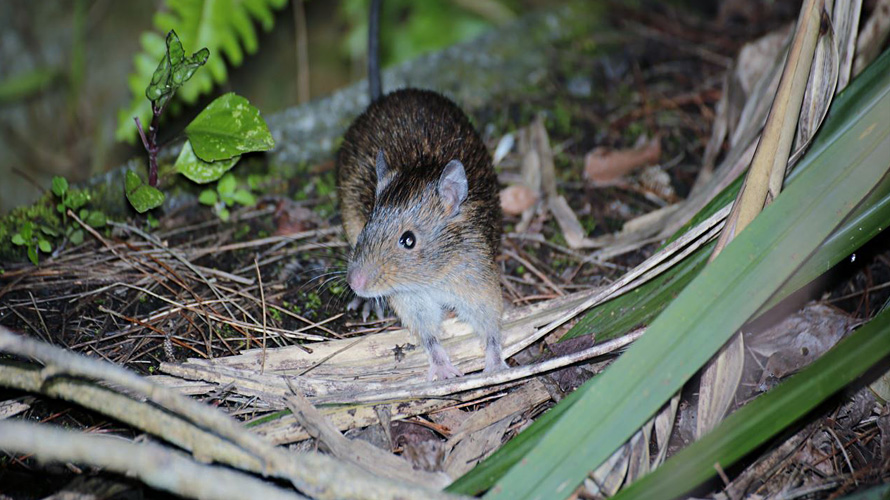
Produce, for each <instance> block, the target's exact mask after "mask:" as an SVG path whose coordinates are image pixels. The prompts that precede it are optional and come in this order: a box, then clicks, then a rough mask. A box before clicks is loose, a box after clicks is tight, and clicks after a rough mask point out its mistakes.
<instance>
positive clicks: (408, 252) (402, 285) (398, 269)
mask: <svg viewBox="0 0 890 500" xmlns="http://www.w3.org/2000/svg"><path fill="white" fill-rule="evenodd" d="M376 166H377V188H376V197H375V202H374V208H373V210H372V211H371V215H370V216H369V218H368V222H367V223H366V224H365V227H364V228H363V229H362V231H361V233H360V234H359V236H358V240H357V241H356V244H355V248H354V249H353V253H352V258H351V259H350V262H349V269H348V271H347V274H346V280H347V282H348V283H349V286H350V287H352V289H353V290H354V291H355V293H356V294H357V295H359V296H361V297H366V298H368V297H381V296H386V295H390V294H392V293H394V292H410V291H411V290H419V289H422V288H424V287H428V286H430V285H433V284H435V283H436V282H437V281H439V280H440V279H441V277H442V274H443V272H445V270H446V269H447V268H449V267H452V265H453V263H454V261H455V259H460V258H461V255H460V254H461V253H464V252H466V251H467V245H466V243H467V241H466V240H467V237H468V236H467V234H466V233H465V232H464V231H462V230H461V228H462V227H463V226H464V225H465V224H466V211H467V208H468V207H467V206H466V205H467V204H466V203H465V202H466V199H467V193H468V184H467V175H466V172H465V171H464V166H463V164H462V163H461V162H460V161H458V160H451V161H450V162H448V164H447V165H445V167H444V169H442V173H441V174H440V175H439V176H438V177H437V178H434V179H432V180H430V181H429V182H420V183H418V181H417V179H414V178H407V177H409V176H410V174H409V175H405V176H403V175H402V174H400V173H399V172H396V171H394V170H392V169H390V168H389V166H388V165H387V164H386V161H385V160H384V157H383V151H382V150H381V151H380V152H379V153H378V155H377V162H376ZM430 167H431V168H433V167H434V166H430ZM435 167H438V166H435Z"/></svg>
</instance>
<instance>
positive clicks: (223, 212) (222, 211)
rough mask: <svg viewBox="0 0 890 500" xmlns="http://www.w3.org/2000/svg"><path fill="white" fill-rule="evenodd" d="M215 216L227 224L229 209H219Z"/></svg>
mask: <svg viewBox="0 0 890 500" xmlns="http://www.w3.org/2000/svg"><path fill="white" fill-rule="evenodd" d="M217 215H219V218H220V219H222V221H223V222H228V220H229V209H228V208H226V207H220V208H219V210H218V211H217Z"/></svg>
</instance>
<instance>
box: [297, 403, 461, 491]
mask: <svg viewBox="0 0 890 500" xmlns="http://www.w3.org/2000/svg"><path fill="white" fill-rule="evenodd" d="M290 389H291V391H292V394H291V395H288V396H285V398H284V401H285V403H286V404H287V407H288V408H290V411H291V413H293V415H294V417H295V418H296V419H297V421H298V422H299V423H300V425H302V426H303V428H304V429H306V432H308V433H309V435H311V436H312V437H314V438H316V439H318V440H319V441H321V442H322V443H324V444H325V445H326V446H327V447H328V448H329V449H330V450H331V453H333V455H334V456H335V457H337V458H339V459H341V460H345V461H347V462H350V463H353V464H355V465H356V466H358V467H362V468H363V469H365V470H367V471H368V472H371V473H372V474H375V475H382V476H385V477H389V478H391V479H394V480H397V481H402V482H406V483H414V484H427V485H430V486H433V487H438V488H444V487H445V486H447V485H448V483H450V482H451V481H450V480H449V479H448V476H446V475H445V474H443V473H441V472H440V473H432V472H426V471H421V470H414V469H413V468H412V467H411V464H410V463H408V462H407V461H406V460H405V459H404V458H401V457H398V456H395V455H393V454H392V453H390V452H388V451H384V450H382V449H380V448H378V447H376V446H374V445H373V444H371V443H369V442H367V441H363V440H361V439H356V440H354V441H351V440H349V439H347V438H346V437H344V436H343V434H341V433H340V431H339V430H338V429H337V428H336V427H334V426H333V425H332V424H331V421H330V420H328V419H327V418H326V417H325V416H324V415H322V414H321V412H319V411H318V409H317V408H315V407H314V406H312V403H310V402H309V400H307V399H306V397H305V396H303V395H302V394H300V391H299V389H297V388H295V387H294V386H290Z"/></svg>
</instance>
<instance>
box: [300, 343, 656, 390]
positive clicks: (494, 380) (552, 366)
mask: <svg viewBox="0 0 890 500" xmlns="http://www.w3.org/2000/svg"><path fill="white" fill-rule="evenodd" d="M644 332H645V330H644V329H639V330H636V331H633V332H631V333H628V334H627V335H624V336H623V337H619V338H617V339H613V340H610V341H607V342H603V343H602V344H597V345H595V346H593V347H590V348H587V349H584V350H581V351H578V352H574V353H571V354H566V355H565V356H560V357H557V358H552V359H548V360H547V361H542V362H540V363H537V364H534V365H526V366H519V367H516V368H510V369H507V370H501V371H499V372H495V373H481V374H478V375H469V376H467V377H461V378H458V379H447V380H440V381H436V382H429V383H423V384H412V385H402V386H399V387H397V388H385V389H378V390H373V391H355V392H344V393H338V394H331V395H330V396H323V397H318V398H313V400H312V401H313V402H314V403H315V404H321V403H370V402H378V401H389V400H396V399H418V398H434V397H443V396H448V395H451V394H454V393H458V392H464V391H469V390H473V389H479V388H481V387H486V386H491V385H500V384H507V383H510V382H515V381H517V380H521V379H525V378H529V377H533V376H535V375H540V374H542V373H546V372H549V371H553V370H558V369H560V368H564V367H566V366H569V365H572V364H575V363H578V362H581V361H587V360H589V359H592V358H595V357H597V356H602V355H604V354H609V353H612V352H615V351H617V350H619V349H622V348H624V347H626V346H627V345H628V344H630V343H632V342H633V341H635V340H637V339H638V338H640V337H641V336H642V335H643V333H644Z"/></svg>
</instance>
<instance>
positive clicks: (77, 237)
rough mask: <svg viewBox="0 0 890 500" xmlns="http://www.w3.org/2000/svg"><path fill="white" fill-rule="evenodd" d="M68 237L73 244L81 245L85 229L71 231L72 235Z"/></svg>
mask: <svg viewBox="0 0 890 500" xmlns="http://www.w3.org/2000/svg"><path fill="white" fill-rule="evenodd" d="M68 239H69V240H70V241H71V243H72V244H74V245H80V244H81V243H83V229H77V230H76V231H74V232H73V233H71V236H69V237H68Z"/></svg>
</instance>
